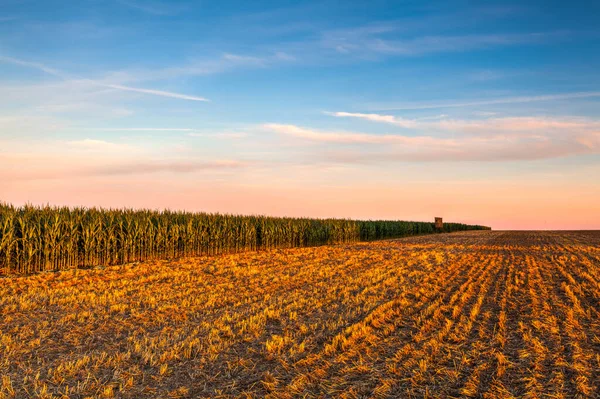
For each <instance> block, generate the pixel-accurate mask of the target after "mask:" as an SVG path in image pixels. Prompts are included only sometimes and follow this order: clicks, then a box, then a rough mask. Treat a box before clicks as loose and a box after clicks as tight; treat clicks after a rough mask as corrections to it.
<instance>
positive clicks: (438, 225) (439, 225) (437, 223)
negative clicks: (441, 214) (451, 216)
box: [435, 217, 444, 230]
mask: <svg viewBox="0 0 600 399" xmlns="http://www.w3.org/2000/svg"><path fill="white" fill-rule="evenodd" d="M443 228H444V222H442V218H437V217H436V218H435V229H436V230H442V229H443Z"/></svg>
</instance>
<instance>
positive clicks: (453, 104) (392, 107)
mask: <svg viewBox="0 0 600 399" xmlns="http://www.w3.org/2000/svg"><path fill="white" fill-rule="evenodd" d="M591 97H600V91H583V92H573V93H560V94H545V95H537V96H518V97H505V98H494V99H481V100H473V101H452V100H450V101H446V102H439V103H418V102H416V103H396V104H393V103H392V104H390V103H387V104H372V105H370V106H367V108H368V109H370V110H373V111H375V110H377V111H396V110H397V111H403V110H419V109H439V108H462V107H477V106H481V105H499V104H519V103H530V102H538V101H559V100H574V99H578V98H591Z"/></svg>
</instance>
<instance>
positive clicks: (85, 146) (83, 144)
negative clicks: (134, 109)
mask: <svg viewBox="0 0 600 399" xmlns="http://www.w3.org/2000/svg"><path fill="white" fill-rule="evenodd" d="M65 144H66V145H67V146H69V147H72V148H75V149H78V150H84V151H92V152H114V151H132V150H134V149H135V148H134V147H133V146H130V145H127V144H117V143H112V142H109V141H104V140H96V139H83V140H73V141H67V142H66V143H65Z"/></svg>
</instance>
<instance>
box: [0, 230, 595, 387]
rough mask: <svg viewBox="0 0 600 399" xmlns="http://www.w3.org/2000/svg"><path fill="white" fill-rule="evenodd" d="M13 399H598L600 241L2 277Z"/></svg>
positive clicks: (309, 252)
mask: <svg viewBox="0 0 600 399" xmlns="http://www.w3.org/2000/svg"><path fill="white" fill-rule="evenodd" d="M0 317H1V319H2V323H1V324H0V374H1V375H2V381H1V384H0V398H11V397H17V398H25V397H41V398H49V397H65V398H67V397H69V398H85V397H95V398H111V397H119V398H144V397H161V398H162V397H170V398H204V397H205V398H209V397H210V398H215V397H256V398H260V397H271V398H292V397H306V398H313V397H314V398H318V397H340V398H362V397H375V398H392V397H416V398H421V397H490V398H510V397H531V398H543V397H546V398H572V397H581V398H593V397H599V396H600V388H599V387H600V373H599V370H600V232H499V231H473V232H459V233H452V234H441V235H432V236H422V237H411V238H405V239H397V240H389V241H379V242H371V243H352V244H342V245H334V246H322V247H316V248H299V249H286V250H273V251H269V252H254V253H243V254H235V255H222V256H216V257H201V258H186V259H182V260H178V261H151V262H147V263H141V264H137V265H125V266H112V267H108V268H104V269H89V270H68V271H63V272H56V273H43V274H38V275H33V276H29V277H14V278H4V279H0Z"/></svg>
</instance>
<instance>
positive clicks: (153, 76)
mask: <svg viewBox="0 0 600 399" xmlns="http://www.w3.org/2000/svg"><path fill="white" fill-rule="evenodd" d="M295 59H296V58H295V57H294V56H293V55H290V54H288V53H286V52H283V51H277V52H275V53H269V54H262V55H258V56H257V55H247V54H235V53H223V54H220V55H219V56H217V57H215V58H209V59H198V60H191V61H189V62H187V63H184V64H182V65H179V66H170V67H166V68H154V69H137V70H129V71H128V70H125V71H119V72H115V73H112V74H110V75H109V76H108V78H107V79H108V81H110V80H113V81H115V80H116V81H124V82H144V81H158V80H165V79H175V78H181V77H194V76H205V75H212V74H218V73H224V72H229V71H234V70H237V69H239V68H267V67H272V66H274V65H278V64H286V63H290V62H293V61H295Z"/></svg>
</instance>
